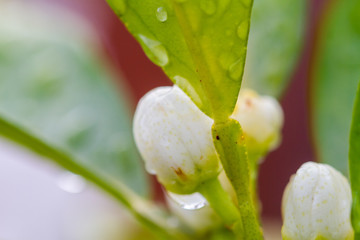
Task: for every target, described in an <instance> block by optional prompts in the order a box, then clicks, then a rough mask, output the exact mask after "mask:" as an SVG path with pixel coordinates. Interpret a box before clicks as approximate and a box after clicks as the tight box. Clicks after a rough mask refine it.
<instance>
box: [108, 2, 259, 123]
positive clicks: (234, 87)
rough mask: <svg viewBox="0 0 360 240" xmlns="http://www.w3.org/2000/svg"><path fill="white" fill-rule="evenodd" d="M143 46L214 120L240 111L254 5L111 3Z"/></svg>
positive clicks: (239, 3)
mask: <svg viewBox="0 0 360 240" xmlns="http://www.w3.org/2000/svg"><path fill="white" fill-rule="evenodd" d="M108 2H109V4H110V6H111V7H112V8H113V9H114V11H115V12H116V13H117V14H118V16H119V17H120V18H121V20H122V21H123V22H124V23H125V25H126V26H127V28H128V29H129V30H130V32H131V33H132V34H133V35H134V37H135V38H136V39H137V40H138V41H139V42H140V44H141V46H142V47H143V49H144V51H145V53H146V54H147V56H148V57H149V58H150V59H151V60H152V61H153V62H154V63H155V64H157V65H159V66H161V67H162V68H163V70H164V71H165V73H166V74H167V75H168V76H169V77H170V78H171V80H172V81H173V82H174V83H176V84H177V85H179V87H180V88H182V89H183V90H184V91H185V92H186V93H187V94H188V95H189V96H190V97H191V98H192V100H193V101H194V102H195V103H196V105H197V106H198V107H199V108H200V109H201V110H202V111H204V112H205V113H206V114H208V115H209V116H211V117H213V118H214V119H217V118H218V119H225V118H226V117H228V116H229V115H230V114H231V113H232V111H233V108H234V106H235V103H236V100H237V96H238V92H239V89H240V85H241V79H242V75H243V68H244V63H245V55H246V45H247V38H248V32H249V19H250V13H251V7H252V0H239V1H231V0H198V1H189V0H141V1H130V0H108Z"/></svg>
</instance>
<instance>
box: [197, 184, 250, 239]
mask: <svg viewBox="0 0 360 240" xmlns="http://www.w3.org/2000/svg"><path fill="white" fill-rule="evenodd" d="M198 191H199V192H200V193H201V194H202V195H203V196H204V197H205V198H206V200H207V201H208V202H209V204H210V206H211V207H212V208H213V209H214V211H215V212H216V213H217V214H218V215H219V216H220V217H221V218H222V219H223V221H224V223H225V224H226V225H227V227H230V228H232V229H233V231H234V233H235V234H236V235H237V236H242V235H243V229H242V223H241V217H240V213H239V210H238V209H237V208H236V206H235V205H234V203H233V202H232V200H231V198H230V196H229V194H227V193H226V192H225V191H224V189H223V188H222V186H221V184H220V182H219V180H218V179H217V178H215V179H212V180H209V181H207V182H204V183H203V184H202V185H201V187H200V188H199V189H198Z"/></svg>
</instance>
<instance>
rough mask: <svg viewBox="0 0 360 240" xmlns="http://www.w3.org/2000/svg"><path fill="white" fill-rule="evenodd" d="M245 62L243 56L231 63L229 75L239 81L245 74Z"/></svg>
mask: <svg viewBox="0 0 360 240" xmlns="http://www.w3.org/2000/svg"><path fill="white" fill-rule="evenodd" d="M243 64H244V60H243V59H242V58H240V59H238V60H237V61H236V62H234V63H233V64H231V65H230V67H229V75H230V77H231V78H232V79H233V80H235V81H239V80H240V78H241V76H242V74H243Z"/></svg>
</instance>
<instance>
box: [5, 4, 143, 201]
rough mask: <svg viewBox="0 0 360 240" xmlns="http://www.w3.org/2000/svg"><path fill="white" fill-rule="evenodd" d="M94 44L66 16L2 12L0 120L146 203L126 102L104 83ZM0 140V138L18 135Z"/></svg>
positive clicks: (27, 9)
mask: <svg viewBox="0 0 360 240" xmlns="http://www.w3.org/2000/svg"><path fill="white" fill-rule="evenodd" d="M45 12H46V13H47V14H45ZM60 16H62V17H60ZM95 39H96V37H95V36H94V35H93V34H92V32H91V31H89V29H87V28H86V27H85V26H84V25H83V24H82V23H80V22H79V20H78V19H75V18H74V17H73V16H71V15H69V14H68V13H67V12H57V11H54V9H48V8H45V9H42V10H41V11H40V10H35V9H33V8H32V7H31V6H29V4H27V5H26V6H21V5H20V2H19V1H12V2H11V1H9V2H6V1H5V2H4V3H3V4H1V6H0V118H4V119H7V123H9V120H11V122H12V123H13V124H14V126H19V127H20V128H21V129H22V130H25V131H26V132H27V133H28V134H29V135H32V136H34V137H36V138H39V139H40V140H41V141H42V142H44V143H46V144H47V145H49V146H51V148H54V149H57V150H59V151H60V152H65V153H66V154H67V155H68V156H70V157H71V158H72V160H75V161H80V164H85V166H90V167H92V168H96V170H97V171H99V172H102V174H105V175H107V176H108V177H110V178H112V179H114V180H115V181H117V180H118V181H121V182H124V183H125V184H126V185H128V186H129V187H130V188H132V189H134V190H135V191H136V192H138V193H139V194H141V195H146V194H147V186H148V185H147V182H146V181H145V175H144V172H143V170H142V167H141V164H140V162H139V161H138V159H139V157H138V154H137V152H136V149H135V147H134V144H133V139H132V134H131V127H130V121H129V118H130V117H129V111H128V109H127V106H126V104H127V102H126V101H125V100H126V96H124V94H121V92H122V91H121V90H122V89H120V88H121V87H115V86H114V83H112V82H111V81H112V80H113V76H112V75H111V74H110V71H109V69H107V67H106V66H105V65H104V61H101V58H100V57H99V55H98V52H97V51H99V46H98V45H97V42H96V41H95ZM119 93H120V94H119ZM4 124H5V123H4ZM14 126H13V127H14ZM10 129H12V128H11V127H8V128H7V130H9V131H10ZM6 132H7V131H3V132H0V135H6V134H7V135H9V136H10V135H11V134H15V132H16V134H21V131H20V132H17V131H16V130H14V132H10V133H6ZM17 137H18V139H21V138H22V136H21V135H20V136H17ZM24 138H25V137H24ZM35 142H36V141H33V142H32V141H27V143H26V144H28V145H29V147H30V148H33V147H34V146H32V144H35ZM49 151H50V152H51V149H50V150H49ZM47 156H49V155H47ZM70 170H71V169H70Z"/></svg>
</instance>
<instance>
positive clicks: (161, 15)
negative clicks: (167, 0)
mask: <svg viewBox="0 0 360 240" xmlns="http://www.w3.org/2000/svg"><path fill="white" fill-rule="evenodd" d="M167 17H168V16H167V12H166V10H165V9H164V8H163V7H159V8H158V9H157V10H156V18H157V19H158V20H159V21H160V22H166V20H167Z"/></svg>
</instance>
